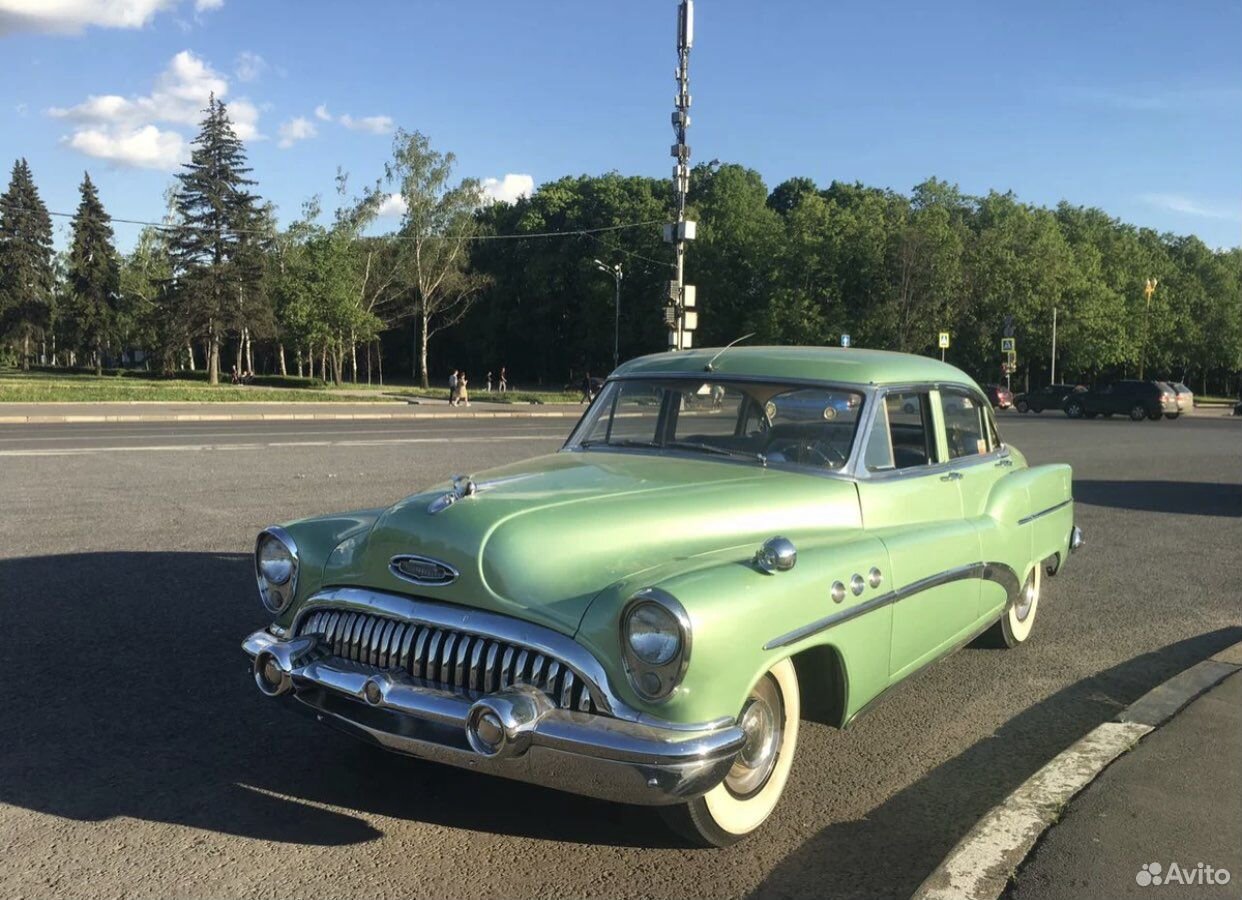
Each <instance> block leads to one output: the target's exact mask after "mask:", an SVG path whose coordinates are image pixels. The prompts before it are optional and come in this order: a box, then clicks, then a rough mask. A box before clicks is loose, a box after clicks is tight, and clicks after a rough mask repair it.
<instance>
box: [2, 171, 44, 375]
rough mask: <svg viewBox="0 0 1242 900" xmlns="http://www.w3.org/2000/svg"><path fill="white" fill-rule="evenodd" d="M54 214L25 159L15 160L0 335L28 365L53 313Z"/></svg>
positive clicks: (6, 200) (7, 199) (5, 215)
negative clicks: (10, 341)
mask: <svg viewBox="0 0 1242 900" xmlns="http://www.w3.org/2000/svg"><path fill="white" fill-rule="evenodd" d="M54 287H55V275H54V272H53V268H52V219H51V217H50V216H49V215H48V213H47V207H46V206H44V205H43V201H42V200H41V199H39V190H38V188H36V187H35V183H34V178H33V177H32V176H31V174H30V167H29V166H28V165H26V160H24V159H19V160H17V162H15V163H14V164H13V175H12V177H11V178H10V179H9V187H8V190H6V191H5V192H4V195H3V196H0V334H2V335H4V336H6V337H10V338H13V339H15V340H16V341H17V344H18V346H19V348H20V350H19V356H20V357H21V361H22V368H23V369H28V368H30V353H31V348H30V343H31V341H32V340H33V339H35V338H36V337H39V336H42V334H43V333H44V332H45V331H46V329H47V328H48V326H49V324H50V322H51V314H52V291H53V288H54Z"/></svg>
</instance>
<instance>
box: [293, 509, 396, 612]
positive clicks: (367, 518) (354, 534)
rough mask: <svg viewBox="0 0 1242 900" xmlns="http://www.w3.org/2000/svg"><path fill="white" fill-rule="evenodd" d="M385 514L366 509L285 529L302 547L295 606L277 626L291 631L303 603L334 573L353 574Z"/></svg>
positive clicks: (299, 522) (298, 523) (310, 520)
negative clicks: (358, 557) (361, 549)
mask: <svg viewBox="0 0 1242 900" xmlns="http://www.w3.org/2000/svg"><path fill="white" fill-rule="evenodd" d="M382 512H383V510H382V509H364V510H358V511H356V512H349V513H338V514H336V515H330V516H316V517H314V518H310V519H298V520H296V521H294V522H289V523H287V524H283V525H282V526H281V527H282V528H284V529H285V531H287V532H289V535H290V536H291V537H292V538H293V540H294V543H296V544H297V545H298V589H297V594H296V595H295V596H294V598H293V602H292V603H290V604H289V605H288V606H287V607H286V608H285V609H284V611H283V612H281V614H280V615H279V616H278V617H277V619H276V624H277V625H280V626H282V627H288V626H289V625H290V624H291V623H292V621H293V617H294V615H295V614H296V613H297V610H298V607H299V606H301V605H302V602H303V601H304V600H305V599H306V598H307V597H309V596H310V595H311V594H313V593H315V592H316V591H318V590H319V589H320V588H321V587H322V586H323V585H325V584H328V583H330V582H331V581H332V573H333V572H344V571H347V570H349V568H350V567H351V566H352V565H353V563H354V558H353V554H354V552H355V550H357V549H358V548H359V547H360V546H361V545H362V543H363V542H364V541H365V539H366V536H367V534H368V533H369V532H370V530H371V527H372V526H373V525H374V524H375V521H376V520H377V519H378V518H379V516H380V513H382Z"/></svg>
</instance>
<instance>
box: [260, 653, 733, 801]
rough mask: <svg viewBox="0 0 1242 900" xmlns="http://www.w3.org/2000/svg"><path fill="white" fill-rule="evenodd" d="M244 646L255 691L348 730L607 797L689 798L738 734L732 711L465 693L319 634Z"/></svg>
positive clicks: (715, 771) (525, 692) (516, 692)
mask: <svg viewBox="0 0 1242 900" xmlns="http://www.w3.org/2000/svg"><path fill="white" fill-rule="evenodd" d="M242 649H243V650H244V651H245V652H246V653H247V655H249V656H250V657H251V659H252V660H253V667H252V668H253V672H254V677H255V682H256V684H257V685H258V686H259V689H260V690H261V691H262V692H263V693H265V694H267V695H268V696H273V697H281V698H285V699H289V700H292V701H294V705H295V706H296V707H297V708H298V709H299V710H301V711H304V712H307V713H309V714H311V715H314V716H315V718H317V719H318V720H319V721H321V722H324V723H326V724H328V725H332V726H334V727H336V728H338V729H340V730H342V731H344V732H346V733H348V734H352V735H353V736H355V737H358V738H361V739H363V740H366V741H369V742H371V743H373V744H377V745H379V746H381V747H383V748H385V749H388V750H393V751H396V752H398V753H405V754H407V755H410V756H416V757H419V758H421V759H428V760H433V761H435V762H441V763H447V764H449V765H454V766H459V767H461V768H466V769H473V770H475V771H478V772H484V773H486V774H490V775H499V776H502V777H505V778H512V779H516V780H518V781H526V782H531V783H533V784H539V785H543V786H545V787H550V788H555V789H557V790H563V791H568V792H570V793H574V794H583V795H585V796H589V797H598V798H601V799H604V800H613V801H617V802H621V803H635V804H641V805H645V806H662V805H669V804H674V803H682V802H685V801H686V800H691V799H693V798H695V797H697V796H700V795H702V794H704V793H706V792H707V791H709V790H711V789H712V788H713V787H715V786H716V785H717V784H719V783H720V782H721V781H722V780H723V779H724V777H725V775H726V774H727V773H728V771H729V769H730V767H731V766H732V765H733V761H734V759H735V758H736V756H737V754H738V751H739V750H740V749H741V747H742V744H743V743H744V742H745V735H744V734H743V732H742V729H741V728H740V727H739V726H738V725H737V723H736V722H733V721H721V722H717V723H709V724H706V725H702V726H690V727H685V726H680V725H674V724H673V723H660V724H653V723H651V722H641V721H629V720H625V719H618V718H613V717H610V716H605V715H593V714H588V713H581V712H571V711H569V710H564V709H556V708H553V707H552V706H551V705H550V704H549V703H548V702H547V701H546V699H545V698H544V697H543V695H542V694H541V693H540V692H538V691H535V690H533V689H527V688H523V687H522V686H516V687H512V688H509V689H507V690H503V691H499V692H497V693H492V694H487V695H484V696H481V697H474V698H471V697H468V696H466V695H464V694H461V693H457V692H454V691H447V690H442V689H438V688H433V687H428V686H425V685H423V684H419V683H417V682H416V681H414V680H413V679H411V678H408V677H406V676H404V675H402V674H401V673H397V672H384V671H379V670H377V669H375V668H371V667H365V666H360V665H357V664H354V663H350V662H348V661H345V660H341V659H336V658H332V657H329V656H328V655H327V654H326V651H325V650H324V649H323V648H321V647H320V646H319V641H318V638H317V636H315V635H308V636H304V637H299V638H292V639H287V640H286V639H281V638H278V637H276V636H275V635H273V634H271V633H270V632H267V631H256V632H255V633H254V634H252V635H250V637H248V638H246V640H245V641H244V642H243V643H242ZM497 725H499V726H500V727H499V729H497V727H496V726H497ZM493 737H495V738H498V739H495V740H489V739H488V738H493Z"/></svg>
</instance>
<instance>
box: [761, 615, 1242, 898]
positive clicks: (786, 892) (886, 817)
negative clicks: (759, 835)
mask: <svg viewBox="0 0 1242 900" xmlns="http://www.w3.org/2000/svg"><path fill="white" fill-rule="evenodd" d="M1239 640H1242V627H1231V628H1221V629H1218V630H1216V631H1211V632H1207V633H1205V634H1201V635H1198V636H1197V637H1193V638H1188V639H1186V640H1182V641H1177V642H1176V643H1172V644H1168V645H1167V646H1165V647H1162V648H1161V649H1159V650H1156V651H1153V652H1151V653H1145V654H1142V655H1141V656H1136V657H1134V658H1133V659H1128V660H1126V661H1125V662H1122V663H1119V664H1118V665H1115V666H1113V667H1112V668H1109V669H1106V670H1104V671H1102V672H1099V673H1097V674H1095V675H1092V676H1091V677H1089V678H1084V679H1082V680H1080V681H1077V682H1075V683H1073V684H1071V685H1069V686H1068V687H1065V688H1063V689H1062V690H1060V691H1057V692H1056V693H1055V694H1052V695H1051V696H1049V697H1048V698H1047V699H1045V700H1043V701H1041V702H1039V703H1037V704H1035V705H1033V706H1030V707H1028V708H1026V709H1024V710H1023V711H1022V712H1020V713H1018V714H1017V715H1016V716H1014V717H1013V718H1011V719H1010V720H1009V721H1007V722H1006V723H1005V724H1004V725H1002V726H1001V727H1000V728H999V729H997V730H996V732H995V733H993V734H992V735H991V736H989V737H986V738H984V739H982V740H980V741H978V742H976V743H975V744H974V745H972V746H971V747H970V748H969V749H967V750H965V751H964V752H962V753H960V754H958V755H957V756H955V757H953V758H952V759H950V760H948V761H947V762H945V763H943V764H941V765H940V766H938V767H936V768H935V769H933V770H931V771H930V772H929V773H928V774H927V775H925V776H923V777H922V778H920V779H919V780H918V781H916V782H914V783H913V784H911V785H910V786H909V787H907V788H905V789H904V790H901V791H899V792H898V793H896V794H894V795H893V796H892V797H890V798H889V799H888V800H886V801H885V802H884V803H882V804H880V805H879V806H877V807H875V808H874V809H872V810H870V811H869V812H868V813H867V814H866V816H865V817H863V818H861V819H858V820H855V821H848V822H836V823H833V824H831V825H829V826H827V827H826V828H824V829H822V830H821V831H819V832H818V833H816V834H815V835H814V836H813V837H811V838H810V839H809V840H807V841H806V842H805V843H803V844H802V846H800V847H799V848H798V849H797V850H795V851H793V852H792V853H790V854H788V855H787V856H786V857H785V858H784V859H782V860H781V862H780V863H779V864H778V865H777V866H776V867H775V868H774V869H773V870H772V871H771V872H769V873H768V875H767V877H766V878H765V879H764V880H763V881H762V882H761V883H760V885H759V886H758V887H757V888H756V889H755V890H754V891H752V892H751V893H750V894H749V895H748V900H761V898H762V900H770V898H783V897H804V896H807V897H809V896H817V897H893V898H904V897H909V896H910V895H911V894H912V893H913V892H914V890H915V889H916V888H917V887H918V885H919V882H920V881H921V879H922V878H923V877H925V876H926V875H927V874H929V873H930V872H931V871H932V870H933V869H934V868H935V867H936V866H937V865H938V864H939V863H940V861H941V860H942V859H943V858H944V856H945V855H946V854H947V853H948V852H949V850H951V849H952V848H953V846H954V845H955V844H956V843H957V842H958V841H959V840H960V839H961V838H962V837H963V836H964V835H965V834H966V832H967V831H969V830H970V828H971V827H972V826H973V825H974V824H975V823H976V822H977V821H978V820H979V819H980V818H982V817H983V815H984V814H985V813H987V811H988V810H990V809H991V808H992V807H993V806H995V805H996V804H997V803H999V802H1000V801H1001V800H1003V799H1004V798H1005V797H1007V796H1008V795H1009V794H1010V793H1011V792H1012V791H1013V790H1015V789H1016V788H1017V787H1018V786H1019V785H1020V784H1021V783H1022V782H1023V781H1025V780H1026V779H1027V778H1028V777H1029V776H1030V775H1032V774H1033V773H1034V772H1036V771H1037V770H1038V769H1039V768H1040V767H1041V766H1042V765H1043V764H1044V763H1046V762H1048V761H1049V760H1050V759H1052V758H1053V757H1054V756H1055V755H1056V754H1057V753H1059V752H1061V751H1062V750H1063V749H1065V748H1066V747H1068V746H1069V745H1070V744H1072V743H1073V742H1074V741H1076V740H1077V739H1078V738H1080V737H1081V736H1082V735H1083V734H1085V733H1086V732H1087V731H1089V730H1090V728H1091V727H1092V725H1093V724H1095V723H1098V722H1104V721H1108V720H1110V719H1112V718H1113V717H1114V716H1115V715H1116V714H1117V713H1118V712H1120V711H1121V710H1122V709H1123V708H1125V707H1126V706H1127V705H1129V704H1130V703H1132V702H1134V701H1135V700H1137V699H1138V698H1139V697H1141V696H1142V695H1143V694H1145V693H1146V692H1147V691H1149V690H1151V689H1152V688H1154V687H1155V686H1156V685H1158V684H1160V683H1161V682H1163V681H1165V680H1166V679H1168V678H1171V677H1172V676H1173V675H1176V674H1177V673H1178V672H1180V671H1182V670H1183V669H1186V668H1188V667H1189V666H1192V665H1194V664H1195V663H1197V662H1200V661H1202V660H1204V659H1206V658H1208V657H1209V656H1211V655H1212V654H1214V653H1217V652H1219V651H1220V650H1222V649H1224V648H1225V647H1228V646H1230V645H1232V644H1234V643H1237V642H1238V641H1239ZM980 652H992V651H980ZM995 652H1000V651H995ZM865 722H866V720H865V719H864V720H863V721H862V722H860V723H859V725H858V726H857V727H866V725H865ZM1084 722H1089V723H1091V724H1088V725H1084V724H1083V723H1084ZM882 859H894V860H900V861H901V863H900V865H897V866H894V867H893V868H892V869H891V870H885V869H882V868H881V869H877V867H876V865H875V861H876V860H882ZM901 873H922V874H919V875H908V876H903V875H902V874H901Z"/></svg>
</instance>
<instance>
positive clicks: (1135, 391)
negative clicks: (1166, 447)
mask: <svg viewBox="0 0 1242 900" xmlns="http://www.w3.org/2000/svg"><path fill="white" fill-rule="evenodd" d="M1114 413H1118V414H1120V415H1124V416H1129V417H1130V418H1131V419H1133V420H1134V421H1136V422H1137V421H1139V420H1140V419H1142V418H1143V417H1144V416H1146V417H1147V418H1149V419H1151V420H1152V421H1153V422H1154V421H1157V420H1158V419H1159V418H1160V417H1161V416H1165V415H1167V416H1169V418H1174V417H1175V415H1176V413H1177V399H1176V396H1175V395H1174V393H1173V389H1172V388H1171V387H1169V386H1168V385H1167V384H1165V383H1164V382H1163V381H1133V380H1126V381H1114V382H1113V383H1112V384H1106V385H1104V386H1103V387H1098V388H1095V389H1093V390H1089V391H1075V392H1074V393H1072V394H1070V395H1069V396H1067V397H1066V398H1065V414H1066V415H1067V416H1069V417H1070V418H1071V419H1078V418H1088V419H1094V418H1095V417H1096V416H1099V415H1103V416H1111V415H1113V414H1114Z"/></svg>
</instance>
